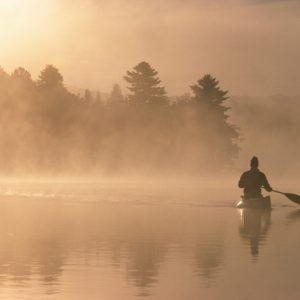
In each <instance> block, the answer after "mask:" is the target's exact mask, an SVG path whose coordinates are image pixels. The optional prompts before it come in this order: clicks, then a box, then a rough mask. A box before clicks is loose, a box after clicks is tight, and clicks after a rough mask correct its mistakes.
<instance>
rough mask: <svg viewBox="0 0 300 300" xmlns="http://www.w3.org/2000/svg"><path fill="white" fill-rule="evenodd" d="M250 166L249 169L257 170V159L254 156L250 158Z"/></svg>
mask: <svg viewBox="0 0 300 300" xmlns="http://www.w3.org/2000/svg"><path fill="white" fill-rule="evenodd" d="M250 165H251V169H257V168H258V158H257V157H256V156H253V157H252V159H251V163H250Z"/></svg>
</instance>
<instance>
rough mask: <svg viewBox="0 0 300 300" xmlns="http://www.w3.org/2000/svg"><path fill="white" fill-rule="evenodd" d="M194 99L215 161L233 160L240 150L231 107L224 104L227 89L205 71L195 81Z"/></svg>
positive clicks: (207, 143) (202, 130) (203, 134)
mask: <svg viewBox="0 0 300 300" xmlns="http://www.w3.org/2000/svg"><path fill="white" fill-rule="evenodd" d="M191 89H192V91H193V93H194V96H193V98H192V99H193V100H194V105H195V106H196V111H197V117H198V118H199V122H200V123H199V125H200V126H201V127H202V128H201V130H200V131H199V132H201V138H202V140H203V141H204V143H205V144H206V145H207V146H208V147H209V149H208V151H209V153H210V154H211V156H212V157H211V158H212V162H213V161H214V162H215V163H216V164H220V163H221V162H223V163H224V162H225V163H226V161H227V162H230V161H231V160H232V159H233V158H235V157H236V156H237V154H238V150H239V149H238V146H237V140H238V138H239V132H238V128H237V127H236V126H234V125H231V124H229V123H228V122H227V120H228V115H227V114H226V111H228V110H229V109H230V108H229V107H226V106H224V101H226V100H227V99H228V97H227V93H228V92H227V91H223V90H221V88H220V87H219V81H218V80H216V78H214V77H212V76H211V75H209V74H207V75H204V76H203V77H202V78H201V79H200V80H198V82H197V84H195V85H192V86H191Z"/></svg>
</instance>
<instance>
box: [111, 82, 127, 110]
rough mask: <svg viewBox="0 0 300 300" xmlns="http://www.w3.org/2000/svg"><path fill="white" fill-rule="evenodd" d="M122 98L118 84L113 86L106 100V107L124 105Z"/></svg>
mask: <svg viewBox="0 0 300 300" xmlns="http://www.w3.org/2000/svg"><path fill="white" fill-rule="evenodd" d="M124 101H125V100H124V96H123V94H122V90H121V88H120V86H119V85H118V84H114V85H113V89H112V91H111V93H110V95H109V98H108V101H107V102H108V105H113V106H115V105H122V104H124Z"/></svg>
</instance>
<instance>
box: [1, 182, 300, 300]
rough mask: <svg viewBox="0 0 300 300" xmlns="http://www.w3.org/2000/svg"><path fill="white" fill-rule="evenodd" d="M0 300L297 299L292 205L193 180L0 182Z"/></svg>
mask: <svg viewBox="0 0 300 300" xmlns="http://www.w3.org/2000/svg"><path fill="white" fill-rule="evenodd" d="M0 193H1V198H0V243H1V247H0V299H33V300H35V299H106V300H109V299H124V300H126V299H149V300H150V299H161V300H165V299H174V300H177V299H178V300H179V299H189V300H193V299H251V300H252V299H299V297H300V288H299V285H298V281H299V274H300V271H299V269H300V260H299V253H300V239H299V226H300V207H298V206H296V205H294V204H293V203H292V202H289V201H288V200H286V199H284V198H283V197H281V196H280V195H278V196H277V195H274V198H273V210H272V211H254V212H253V211H252V212H251V211H245V210H244V211H243V210H238V209H235V208H234V205H235V203H236V202H237V200H238V199H237V197H238V194H239V191H236V190H234V189H232V190H230V189H228V188H227V189H217V190H216V189H213V188H212V187H206V188H204V187H198V186H194V185H184V184H182V185H173V186H164V185H163V184H161V185H159V186H157V185H154V184H153V185H151V184H150V185H134V184H132V185H128V184H121V183H118V184H116V183H111V184H107V183H105V184H104V183H103V184H102V183H60V184H58V183H55V184H54V183H34V184H33V183H23V184H20V183H19V184H17V185H16V184H14V183H9V184H8V183H7V184H2V186H1V190H0Z"/></svg>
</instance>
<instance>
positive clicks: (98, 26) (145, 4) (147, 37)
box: [0, 0, 300, 95]
mask: <svg viewBox="0 0 300 300" xmlns="http://www.w3.org/2000/svg"><path fill="white" fill-rule="evenodd" d="M299 36H300V3H299V1H296V0H295V1H289V0H285V1H279V0H278V1H271V0H269V1H266V0H265V1H258V0H256V1H255V0H185V1H180V0H164V1H158V0H152V1H147V0H126V1H125V0H26V1H25V0H0V42H1V47H0V65H1V66H2V67H3V68H4V69H5V70H6V71H7V72H9V73H10V72H12V71H13V69H14V68H16V67H18V66H23V67H25V68H26V69H28V70H29V71H30V72H31V73H32V75H33V78H36V77H37V75H38V73H39V71H40V70H41V69H42V68H43V67H44V66H45V65H46V64H53V65H55V66H56V67H57V68H59V70H60V71H61V73H62V74H63V76H64V78H65V83H66V85H68V86H74V87H80V88H86V87H89V88H91V89H100V91H102V92H109V91H110V90H111V86H112V84H114V83H119V84H121V86H122V87H123V88H125V83H124V82H123V79H122V77H123V75H124V74H125V72H126V70H128V69H132V67H133V66H134V65H136V64H137V63H139V62H140V61H142V60H145V61H148V62H149V63H150V64H151V65H152V66H153V67H154V68H156V69H157V70H158V71H159V75H160V78H161V79H162V84H163V85H164V86H165V87H166V89H167V91H168V92H169V94H171V95H172V94H181V93H184V92H185V91H188V90H189V86H190V85H191V84H193V83H194V82H195V81H196V80H198V79H199V78H200V77H201V76H202V75H204V74H206V73H212V74H213V75H214V76H216V77H217V78H218V79H219V80H220V81H221V86H222V87H223V88H224V89H228V90H229V91H230V93H231V94H246V95H268V94H276V93H285V94H291V95H294V94H300V66H299V53H300V42H299V41H300V39H299Z"/></svg>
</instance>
